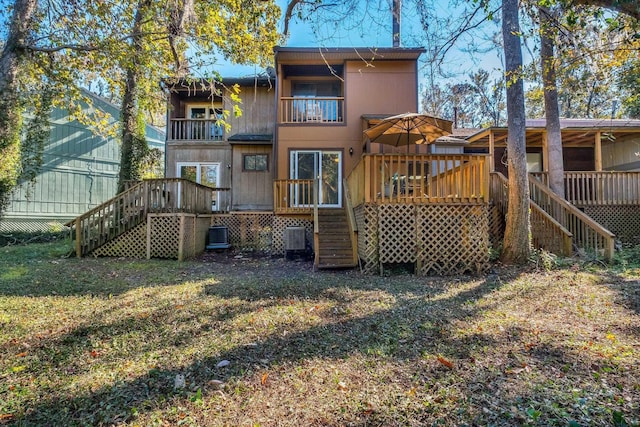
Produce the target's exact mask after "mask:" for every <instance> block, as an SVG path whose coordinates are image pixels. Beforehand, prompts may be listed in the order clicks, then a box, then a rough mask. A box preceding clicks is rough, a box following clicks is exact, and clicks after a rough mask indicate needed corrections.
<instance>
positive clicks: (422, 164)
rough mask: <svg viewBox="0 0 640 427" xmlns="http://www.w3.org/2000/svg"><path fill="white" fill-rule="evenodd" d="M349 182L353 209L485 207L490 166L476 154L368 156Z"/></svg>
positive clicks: (487, 198)
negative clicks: (374, 205)
mask: <svg viewBox="0 0 640 427" xmlns="http://www.w3.org/2000/svg"><path fill="white" fill-rule="evenodd" d="M348 182H349V191H350V192H351V196H352V199H353V204H354V205H358V204H360V203H413V204H430V203H487V202H488V200H489V162H488V158H487V156H485V155H477V154H475V155H474V154H464V155H458V154H455V155H452V154H367V155H365V156H364V157H363V160H362V161H361V162H360V164H358V166H356V168H355V169H354V170H353V171H352V173H351V174H350V175H349V178H348Z"/></svg>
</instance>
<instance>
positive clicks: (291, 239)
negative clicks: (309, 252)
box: [284, 227, 307, 251]
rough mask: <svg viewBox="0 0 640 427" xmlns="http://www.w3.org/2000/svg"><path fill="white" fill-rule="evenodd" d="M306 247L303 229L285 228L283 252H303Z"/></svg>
mask: <svg viewBox="0 0 640 427" xmlns="http://www.w3.org/2000/svg"><path fill="white" fill-rule="evenodd" d="M306 247H307V245H306V238H305V228H304V227H287V228H285V229H284V250H285V251H303V250H305V249H306Z"/></svg>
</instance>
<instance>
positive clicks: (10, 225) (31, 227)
mask: <svg viewBox="0 0 640 427" xmlns="http://www.w3.org/2000/svg"><path fill="white" fill-rule="evenodd" d="M64 223H66V221H64V220H56V219H51V220H47V219H34V220H31V219H18V218H11V217H6V218H4V219H2V220H1V221H0V233H46V232H61V231H69V228H68V227H65V226H64Z"/></svg>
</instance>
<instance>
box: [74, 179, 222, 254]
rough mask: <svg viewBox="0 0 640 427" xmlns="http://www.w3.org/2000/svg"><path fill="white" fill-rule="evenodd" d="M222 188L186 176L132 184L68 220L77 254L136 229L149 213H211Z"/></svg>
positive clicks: (93, 248)
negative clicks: (191, 179)
mask: <svg viewBox="0 0 640 427" xmlns="http://www.w3.org/2000/svg"><path fill="white" fill-rule="evenodd" d="M222 190H226V189H219V188H210V187H206V186H204V185H200V184H196V183H195V182H192V181H189V180H186V179H182V178H165V179H150V180H145V181H141V182H139V183H137V184H133V185H130V186H129V188H128V189H127V190H125V191H123V192H122V193H120V194H118V195H117V196H115V197H113V198H112V199H110V200H108V201H106V202H105V203H103V204H101V205H100V206H97V207H95V208H94V209H91V210H90V211H88V212H86V213H85V214H83V215H81V216H79V217H77V218H76V219H75V220H73V221H71V222H70V223H69V224H68V225H69V226H70V227H72V229H73V236H74V238H75V248H76V255H77V256H79V257H80V256H83V255H87V254H89V253H91V252H92V251H94V250H95V249H97V248H98V247H100V246H102V245H104V244H105V243H107V242H109V241H112V240H113V239H115V238H116V237H118V236H120V235H122V234H123V233H125V232H127V231H130V230H133V229H134V228H136V227H137V226H139V225H140V224H141V223H143V222H145V221H146V220H147V215H148V214H178V213H182V214H211V213H212V210H211V207H212V200H213V197H214V192H217V191H222ZM148 238H149V237H147V239H148Z"/></svg>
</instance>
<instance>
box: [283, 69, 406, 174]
mask: <svg viewBox="0 0 640 427" xmlns="http://www.w3.org/2000/svg"><path fill="white" fill-rule="evenodd" d="M370 64H371V65H372V66H367V63H365V62H363V61H349V62H347V63H346V64H345V73H344V97H345V112H346V121H345V123H343V124H325V125H309V124H301V125H281V126H280V127H279V128H278V159H277V162H278V163H277V164H278V170H277V174H276V178H277V179H286V178H288V177H289V155H290V154H289V153H290V152H291V150H300V149H319V150H336V151H342V152H343V162H344V169H343V172H344V173H345V175H346V174H348V172H349V171H350V170H351V169H352V168H353V166H355V164H357V162H358V161H359V160H360V156H361V155H362V142H363V137H362V130H363V129H362V119H361V117H362V115H363V114H389V115H392V114H401V113H406V112H409V111H413V112H415V111H416V106H417V97H418V93H417V90H418V89H417V78H416V66H415V63H414V62H412V61H386V62H383V61H379V60H378V61H373V62H371V63H370ZM350 148H351V149H353V155H350V154H349V149H350Z"/></svg>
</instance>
